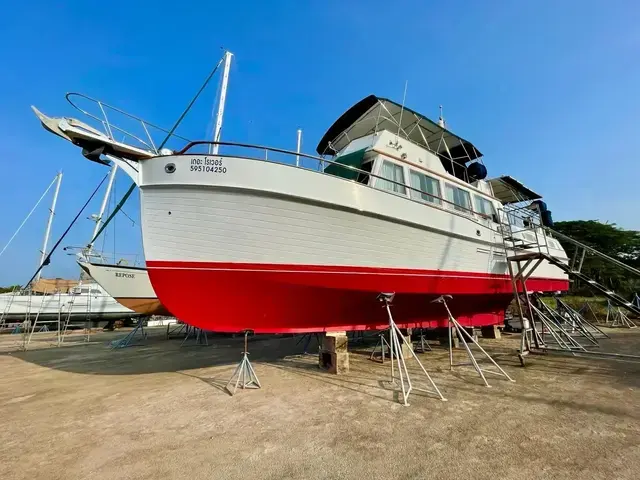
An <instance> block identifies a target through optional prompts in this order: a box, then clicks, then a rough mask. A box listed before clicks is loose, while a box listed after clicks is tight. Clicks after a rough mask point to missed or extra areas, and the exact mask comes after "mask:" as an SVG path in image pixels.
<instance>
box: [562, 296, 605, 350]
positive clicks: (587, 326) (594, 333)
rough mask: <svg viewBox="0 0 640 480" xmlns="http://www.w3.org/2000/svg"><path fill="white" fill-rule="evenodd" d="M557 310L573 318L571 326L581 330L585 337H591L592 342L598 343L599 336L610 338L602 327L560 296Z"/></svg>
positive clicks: (575, 329)
mask: <svg viewBox="0 0 640 480" xmlns="http://www.w3.org/2000/svg"><path fill="white" fill-rule="evenodd" d="M556 305H557V307H556V311H558V312H559V313H561V314H563V315H564V316H565V317H568V318H569V319H570V320H571V327H572V329H573V330H574V331H579V332H581V333H582V334H583V335H584V336H585V337H587V338H588V339H590V340H591V341H592V343H594V344H595V345H598V339H599V338H610V337H609V335H607V334H606V333H604V332H603V331H602V330H601V329H600V328H598V327H597V326H596V325H594V324H593V323H591V322H590V321H589V320H587V319H586V318H585V316H584V315H582V314H581V313H580V312H579V311H578V310H575V309H574V308H572V307H570V306H569V305H567V304H566V303H565V302H564V301H563V300H562V299H561V298H560V297H556Z"/></svg>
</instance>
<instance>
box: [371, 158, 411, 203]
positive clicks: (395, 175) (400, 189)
mask: <svg viewBox="0 0 640 480" xmlns="http://www.w3.org/2000/svg"><path fill="white" fill-rule="evenodd" d="M378 175H379V176H380V177H382V178H378V179H376V188H378V189H380V190H388V191H389V192H395V193H401V194H403V195H406V194H407V190H406V188H405V186H404V170H403V168H402V167H401V166H400V165H396V164H395V163H392V162H388V161H386V160H385V161H384V162H382V167H381V168H380V172H379V174H378Z"/></svg>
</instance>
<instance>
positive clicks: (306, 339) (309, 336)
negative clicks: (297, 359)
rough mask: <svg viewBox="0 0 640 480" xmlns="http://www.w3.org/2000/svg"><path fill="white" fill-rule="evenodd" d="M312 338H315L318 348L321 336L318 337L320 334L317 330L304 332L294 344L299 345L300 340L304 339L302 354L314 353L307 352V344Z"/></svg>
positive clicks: (320, 343)
mask: <svg viewBox="0 0 640 480" xmlns="http://www.w3.org/2000/svg"><path fill="white" fill-rule="evenodd" d="M314 338H315V339H316V343H317V344H318V348H320V345H322V338H321V337H320V334H319V333H317V332H315V333H305V334H304V335H302V337H300V339H299V340H298V341H297V342H296V345H299V344H300V342H302V341H304V349H303V350H302V354H303V355H315V353H309V351H308V349H309V345H310V344H311V340H313V339H314Z"/></svg>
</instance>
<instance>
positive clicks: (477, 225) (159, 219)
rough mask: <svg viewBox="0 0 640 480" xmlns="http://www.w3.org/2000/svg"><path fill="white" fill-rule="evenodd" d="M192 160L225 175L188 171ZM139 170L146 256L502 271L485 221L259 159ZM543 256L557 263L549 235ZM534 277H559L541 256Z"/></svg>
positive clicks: (168, 160)
mask: <svg viewBox="0 0 640 480" xmlns="http://www.w3.org/2000/svg"><path fill="white" fill-rule="evenodd" d="M193 159H201V160H202V161H207V162H211V163H219V164H221V165H222V166H224V172H225V173H213V172H206V171H205V172H201V171H192V170H191V168H190V165H191V162H192V160H193ZM167 165H173V166H175V171H173V173H167V169H166V168H165V167H166V166H167ZM140 166H141V171H140V177H139V179H138V180H139V186H140V187H141V205H142V230H143V241H144V248H145V257H146V259H147V261H152V262H153V261H160V262H213V263H258V264H270V265H273V264H275V265H278V264H283V265H318V266H326V265H331V266H350V267H351V266H353V267H374V268H376V267H377V268H400V269H412V270H413V269H415V270H426V271H434V270H439V271H444V272H463V273H466V272H471V273H478V274H487V275H496V274H497V275H507V274H508V268H507V263H506V255H505V250H504V246H503V240H502V236H501V234H500V233H498V231H497V229H496V227H497V224H494V223H492V221H491V220H489V219H486V218H480V217H473V216H469V215H466V214H463V213H458V212H454V211H452V210H450V209H447V208H440V207H436V206H432V205H430V204H429V205H426V204H424V203H421V202H418V201H412V200H409V199H408V198H406V197H403V196H399V195H395V194H392V193H389V192H386V191H381V190H378V189H374V188H372V187H369V186H366V185H363V184H359V183H356V182H352V181H348V180H344V179H342V178H338V177H335V176H331V175H325V174H320V173H318V172H315V171H311V170H307V169H303V168H297V167H295V166H291V165H286V164H279V163H272V162H267V161H262V160H252V159H247V158H239V157H224V156H204V155H181V156H166V157H157V158H154V159H151V160H145V161H142V162H140ZM169 171H171V168H169ZM219 171H220V172H222V170H219ZM541 239H542V237H541ZM511 253H512V252H511V251H509V252H508V253H507V255H511ZM549 253H550V254H551V255H553V256H556V257H558V258H561V259H566V254H565V253H564V250H562V248H561V247H560V245H559V243H557V242H556V241H554V240H551V241H550V247H549ZM535 277H539V278H547V279H562V280H566V279H567V276H566V274H565V273H564V272H562V270H560V269H559V268H557V267H555V266H553V265H551V264H547V263H546V262H544V263H543V264H542V265H540V266H539V267H538V269H537V270H536V272H535V274H534V278H535Z"/></svg>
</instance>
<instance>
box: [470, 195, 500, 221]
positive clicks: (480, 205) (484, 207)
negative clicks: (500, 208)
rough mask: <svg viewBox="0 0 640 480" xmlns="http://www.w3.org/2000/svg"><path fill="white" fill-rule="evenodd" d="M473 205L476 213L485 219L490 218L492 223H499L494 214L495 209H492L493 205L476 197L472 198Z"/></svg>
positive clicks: (484, 199)
mask: <svg viewBox="0 0 640 480" xmlns="http://www.w3.org/2000/svg"><path fill="white" fill-rule="evenodd" d="M473 203H474V209H475V211H476V212H478V213H481V214H482V215H484V216H485V217H490V218H491V219H493V221H494V222H496V223H499V222H498V215H497V214H496V210H495V208H493V203H491V202H490V201H489V200H487V199H486V198H483V197H479V196H478V195H474V196H473Z"/></svg>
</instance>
